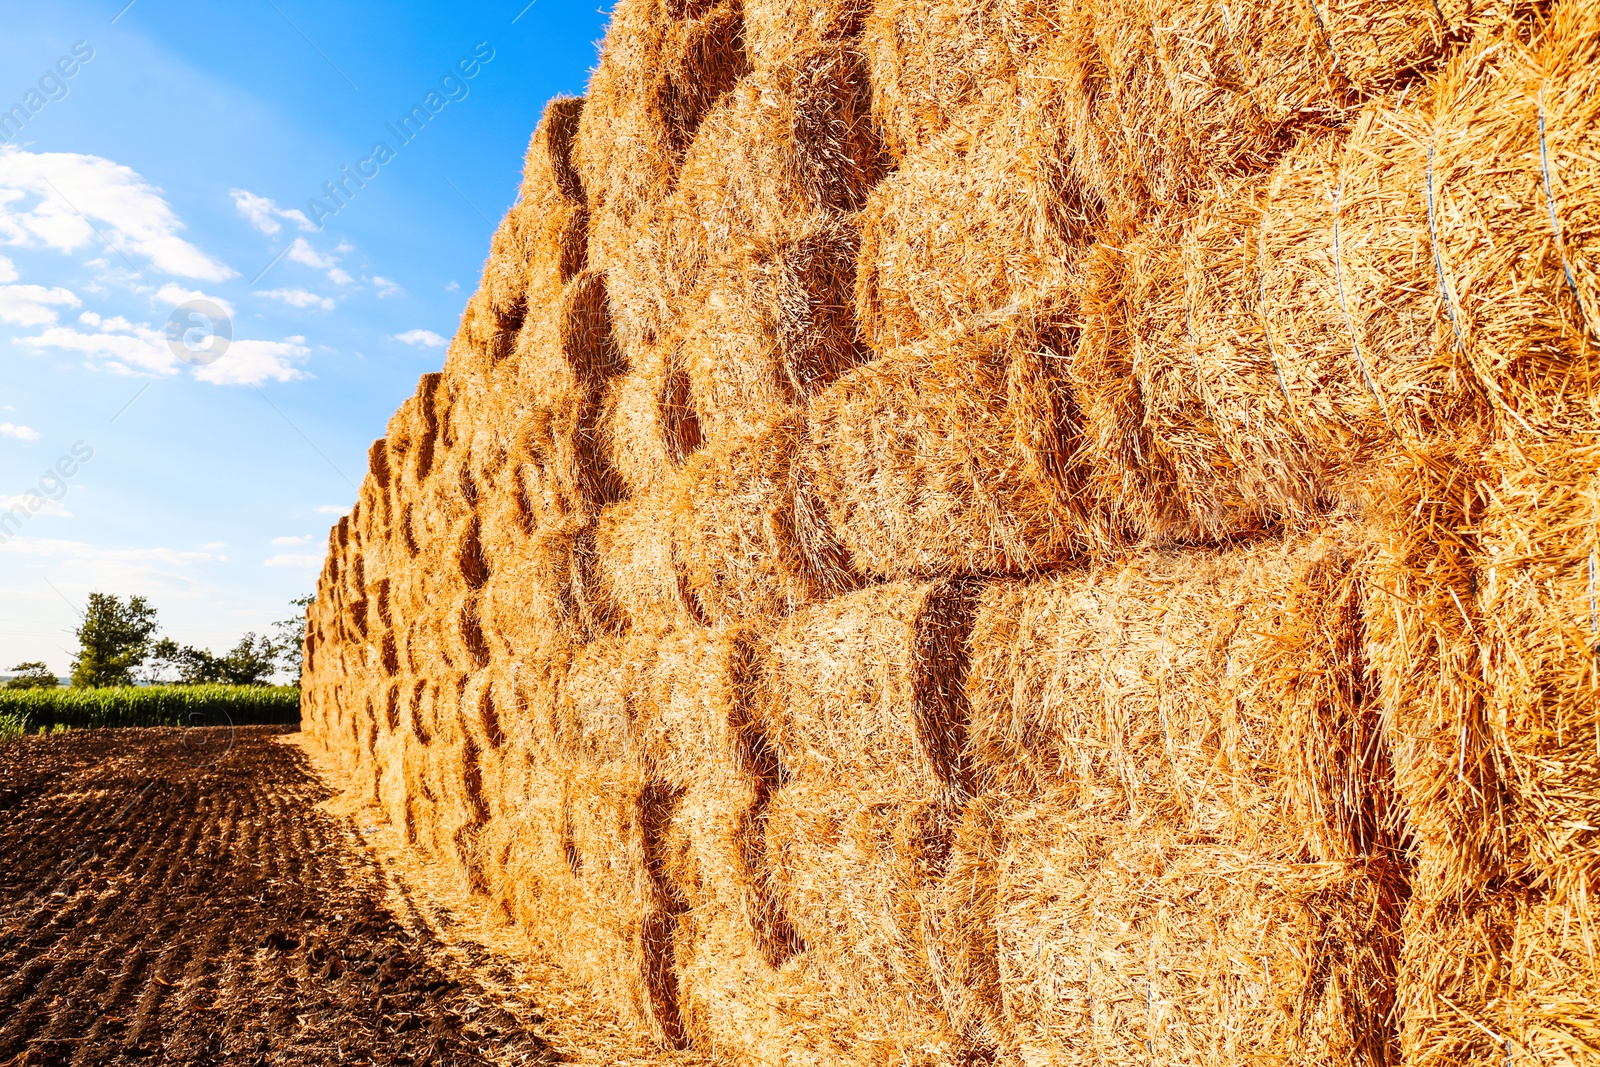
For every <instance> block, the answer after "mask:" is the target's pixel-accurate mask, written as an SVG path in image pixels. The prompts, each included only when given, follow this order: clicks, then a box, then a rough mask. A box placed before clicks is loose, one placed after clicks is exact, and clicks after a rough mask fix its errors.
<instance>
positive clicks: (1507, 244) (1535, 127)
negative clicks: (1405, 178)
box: [1430, 4, 1600, 433]
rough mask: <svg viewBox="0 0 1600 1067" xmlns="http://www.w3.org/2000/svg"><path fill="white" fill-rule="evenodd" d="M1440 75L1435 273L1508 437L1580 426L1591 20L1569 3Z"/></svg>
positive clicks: (1599, 303) (1595, 226) (1593, 48)
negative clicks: (1506, 411)
mask: <svg viewBox="0 0 1600 1067" xmlns="http://www.w3.org/2000/svg"><path fill="white" fill-rule="evenodd" d="M1532 38H1533V39H1532V41H1531V42H1529V43H1527V44H1524V43H1523V42H1522V40H1521V39H1520V35H1519V34H1518V33H1517V32H1515V30H1513V32H1508V33H1505V34H1503V35H1501V36H1499V37H1490V38H1488V39H1487V40H1486V41H1485V42H1484V43H1483V44H1482V45H1480V46H1479V47H1477V48H1475V49H1474V51H1473V53H1472V54H1470V55H1467V56H1464V57H1463V58H1462V59H1461V61H1460V62H1458V63H1455V64H1452V66H1451V67H1450V69H1449V70H1447V71H1446V72H1445V74H1444V76H1443V77H1442V78H1441V85H1440V86H1439V90H1438V94H1437V95H1438V102H1437V115H1438V117H1437V120H1436V125H1435V129H1434V131H1433V140H1432V141H1431V142H1430V147H1431V148H1432V150H1433V158H1432V173H1431V179H1432V191H1433V194H1434V198H1435V212H1434V218H1435V228H1436V231H1437V240H1438V247H1437V252H1438V256H1439V264H1438V272H1439V274H1440V275H1441V277H1442V278H1443V280H1444V281H1445V282H1447V283H1448V288H1449V291H1450V305H1449V308H1448V311H1449V313H1450V315H1451V316H1452V324H1453V326H1454V327H1455V329H1456V330H1457V331H1458V333H1459V336H1460V338H1461V340H1460V342H1459V344H1460V346H1461V347H1463V348H1464V349H1465V351H1466V352H1467V353H1468V355H1469V356H1470V358H1471V362H1472V365H1473V367H1474V368H1475V369H1476V370H1477V372H1478V374H1479V375H1480V377H1481V378H1482V379H1483V380H1484V386H1485V388H1486V389H1488V390H1489V391H1491V392H1492V393H1493V394H1494V395H1495V397H1496V399H1498V400H1499V401H1500V402H1501V404H1502V405H1503V406H1505V407H1509V408H1510V409H1511V411H1512V412H1514V414H1511V415H1509V416H1508V417H1507V419H1506V420H1505V421H1507V422H1508V423H1509V424H1510V425H1508V427H1507V430H1508V432H1528V431H1531V430H1534V429H1537V430H1538V431H1539V432H1543V433H1548V432H1567V431H1578V432H1583V431H1585V430H1587V429H1588V428H1589V427H1590V426H1591V425H1592V424H1593V419H1594V411H1595V404H1596V399H1595V398H1596V381H1597V380H1600V274H1597V273H1596V268H1595V262H1596V259H1597V255H1596V253H1597V248H1600V245H1597V242H1600V164H1597V163H1596V161H1595V156H1594V152H1593V130H1594V128H1595V124H1596V122H1597V120H1600V111H1597V109H1600V103H1597V99H1600V93H1597V89H1600V73H1597V71H1600V16H1597V15H1596V13H1595V11H1594V10H1593V8H1592V6H1589V5H1583V4H1564V5H1561V6H1559V7H1558V8H1557V9H1556V10H1555V12H1554V14H1553V17H1552V18H1550V19H1549V21H1548V22H1545V23H1543V24H1541V25H1538V26H1537V27H1536V28H1535V29H1534V31H1533V34H1532Z"/></svg>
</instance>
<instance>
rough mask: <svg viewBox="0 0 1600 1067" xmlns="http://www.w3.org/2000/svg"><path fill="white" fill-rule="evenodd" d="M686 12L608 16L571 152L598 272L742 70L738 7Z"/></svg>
mask: <svg viewBox="0 0 1600 1067" xmlns="http://www.w3.org/2000/svg"><path fill="white" fill-rule="evenodd" d="M696 7H697V10H694V11H679V12H674V11H673V10H672V8H673V4H672V3H670V2H669V0H628V2H626V3H622V4H619V5H618V6H617V9H616V11H615V12H614V13H613V14H612V19H611V26H610V29H609V31H608V32H607V34H606V39H605V43H604V45H603V46H602V49H601V56H600V65H599V67H597V68H596V70H595V73H594V77H593V78H592V79H591V81H590V83H589V93H588V96H587V98H586V100H585V103H584V108H583V117H582V119H581V120H580V121H579V124H578V133H577V138H576V140H575V142H574V144H573V150H572V160H573V164H574V168H575V170H576V171H577V173H578V175H579V176H580V177H581V179H582V182H583V188H584V190H585V192H586V193H587V195H588V198H589V205H590V209H591V220H592V222H591V229H590V242H591V259H592V260H593V261H594V263H595V265H596V266H599V267H601V268H602V269H605V268H608V267H609V266H610V265H611V264H612V263H614V262H615V261H616V259H617V258H618V256H619V255H620V254H621V252H622V250H623V248H624V247H625V246H626V244H627V243H628V237H629V233H630V231H631V229H632V226H633V222H634V220H635V218H636V217H637V216H639V215H640V214H641V213H642V212H643V211H645V210H646V209H648V208H649V207H650V206H651V205H652V204H655V203H658V202H659V201H661V200H662V199H664V198H665V197H666V196H667V195H668V194H669V193H670V192H671V191H672V187H673V184H674V182H675V180H676V178H677V172H678V167H679V165H680V163H681V162H682V160H683V154H684V152H685V150H686V149H687V148H688V146H689V144H690V142H691V141H693V139H694V135H695V131H696V130H697V129H698V127H699V125H700V123H701V121H702V120H703V119H704V118H705V115H706V113H707V112H708V111H709V110H710V109H711V108H712V107H713V106H714V105H715V104H716V102H717V101H718V100H719V99H720V98H721V97H722V95H723V94H724V93H726V92H728V91H729V90H730V89H732V88H733V86H734V85H735V83H737V82H738V80H739V79H740V78H741V77H743V75H744V74H745V73H746V71H747V70H748V69H749V67H748V60H747V58H746V55H745V51H744V20H743V17H742V12H741V10H740V7H739V5H738V3H736V2H733V0H725V2H722V3H717V4H710V5H696Z"/></svg>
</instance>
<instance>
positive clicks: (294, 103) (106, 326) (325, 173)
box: [0, 0, 606, 673]
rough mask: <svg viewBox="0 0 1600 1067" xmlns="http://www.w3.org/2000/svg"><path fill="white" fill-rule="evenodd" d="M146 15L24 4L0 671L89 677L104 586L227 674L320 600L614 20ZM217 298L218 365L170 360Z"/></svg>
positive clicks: (287, 2)
mask: <svg viewBox="0 0 1600 1067" xmlns="http://www.w3.org/2000/svg"><path fill="white" fill-rule="evenodd" d="M125 3H126V0H114V2H98V0H96V2H82V3H79V2H74V0H65V2H63V0H52V3H50V4H20V3H12V2H9V0H8V2H5V3H4V12H5V22H6V30H5V33H4V34H3V35H0V136H7V135H8V134H9V140H8V141H7V142H6V143H5V144H4V145H3V146H0V365H3V368H4V369H3V372H0V672H3V671H4V670H5V669H7V668H9V667H11V666H12V665H13V664H15V663H18V662H21V661H24V660H36V659H42V660H44V661H46V662H47V663H49V664H50V666H52V667H54V668H56V669H57V670H58V672H62V673H65V671H66V670H67V667H68V664H69V662H70V660H71V656H72V653H73V651H74V648H75V639H74V637H73V635H72V632H73V630H74V629H75V628H76V625H77V614H76V612H77V610H79V609H80V608H81V606H82V604H83V602H84V600H85V599H86V597H87V594H88V593H89V592H91V591H96V590H98V591H102V592H110V593H116V594H119V595H129V594H134V593H137V594H142V595H144V596H146V597H148V598H149V599H150V600H151V601H152V602H153V603H154V604H155V605H156V607H157V608H158V609H159V610H160V612H161V619H162V622H163V624H164V627H165V631H166V632H167V633H168V634H170V635H171V636H173V637H175V638H177V639H178V640H179V641H182V642H186V643H191V644H198V645H202V646H206V647H211V648H213V649H216V650H218V651H221V650H223V649H225V648H228V647H231V646H232V645H233V644H234V642H236V641H237V640H238V638H239V637H240V636H241V635H242V634H243V633H244V632H245V631H247V630H256V631H261V630H263V629H265V628H266V627H268V626H269V624H270V623H271V622H272V621H273V620H275V619H279V618H282V617H284V615H285V614H287V610H286V608H287V602H288V601H289V599H290V598H292V597H294V596H297V595H300V594H302V593H307V592H310V591H312V589H313V587H314V584H315V581H316V575H317V572H318V570H319V568H320V565H321V557H322V552H323V549H324V546H325V544H326V538H327V530H328V527H329V525H330V524H331V523H332V522H334V521H336V520H337V518H338V515H340V514H342V513H343V512H344V511H345V510H347V508H348V506H349V505H350V503H351V502H352V501H353V500H354V499H355V494H356V490H355V486H356V485H358V484H359V483H360V480H361V476H362V473H363V470H364V465H365V453H366V449H367V447H368V445H369V444H370V443H371V442H372V440H373V439H374V438H376V437H378V436H380V435H381V434H382V433H383V429H384V425H385V423H386V421H387V419H388V416H389V414H390V413H391V412H392V411H393V410H394V409H395V407H396V406H397V405H398V404H399V403H400V401H401V400H402V399H404V397H405V396H406V395H407V394H409V393H410V392H411V391H412V390H413V389H414V388H415V387H416V379H417V377H418V376H419V375H421V374H423V373H425V372H427V371H429V370H434V369H437V368H438V367H439V366H440V364H441V362H442V360H443V358H444V350H443V344H444V339H445V338H448V337H449V336H450V335H451V334H452V333H453V332H454V330H455V328H456V325H457V323H458V322H459V318H460V314H461V310H462V308H463V307H464V306H465V303H466V300H467V297H468V296H469V295H470V294H471V292H472V290H473V289H474V288H475V286H476V283H477V278H478V274H479V272H480V270H481V269H482V264H483V261H484V258H485V256H486V254H487V252H488V247H489V237H490V234H491V233H492V232H493V229H494V225H495V223H496V222H497V221H498V220H499V218H500V217H501V215H502V214H503V213H504V212H505V210H506V209H507V208H508V207H510V205H511V203H512V201H513V200H514V199H515V196H516V191H517V184H518V181H519V178H520V169H521V161H522V155H523V152H524V151H525V149H526V146H527V141H528V137H529V135H530V134H531V133H532V131H533V128H534V126H535V124H536V123H537V122H538V118H539V115H540V113H541V112H542V110H543V107H544V104H545V102H546V101H547V100H548V99H549V98H550V97H552V96H554V95H556V94H559V93H581V92H582V91H583V89H584V85H585V83H586V81H587V79H588V74H589V71H590V69H591V68H592V67H593V65H594V63H595V57H596V51H595V44H596V42H597V41H598V40H599V38H600V37H601V36H602V35H603V33H604V29H605V21H606V15H605V14H604V13H603V12H601V11H600V10H597V6H596V3H595V0H587V2H565V0H537V2H536V3H534V4H532V5H531V6H526V7H525V6H524V5H525V0H515V2H510V3H487V2H485V3H472V4H452V5H437V4H381V5H380V4H361V5H348V6H346V7H343V8H341V7H336V6H333V5H325V4H319V3H312V2H310V0H236V2H233V3H228V4H217V3H195V2H177V0H135V2H134V3H133V4H132V5H131V6H129V7H127V8H126V9H125V10H124V4H125ZM119 12H121V13H120V15H119ZM468 73H470V77H468V76H467V74H468ZM430 92H431V93H435V94H436V95H435V96H434V97H433V98H432V99H429V93H430ZM419 105H420V106H422V107H424V108H426V109H429V112H428V114H429V118H428V121H427V122H426V123H425V124H422V126H421V130H420V132H417V133H415V135H414V136H412V137H411V139H410V140H409V141H408V142H404V143H403V142H402V140H401V139H400V138H399V137H397V136H396V134H395V132H394V130H391V129H390V126H398V125H399V122H400V119H401V117H402V116H404V115H406V114H407V113H409V112H411V110H412V108H413V107H416V106H419ZM17 106H20V108H21V110H20V111H19V110H15V108H16V107H17ZM434 109H436V111H435V110H434ZM8 116H9V119H8ZM415 126H416V124H415V123H414V124H413V127H411V128H410V129H414V128H415ZM378 142H383V143H384V144H385V145H386V146H387V148H388V152H378V153H376V154H375V152H374V149H375V147H376V145H377V144H378ZM390 153H392V157H391V155H390ZM345 168H349V170H346V169H345ZM357 171H364V172H365V173H366V174H367V175H369V177H366V178H364V179H363V181H364V183H365V184H364V185H361V186H358V185H357V184H355V182H354V180H352V179H351V178H349V177H348V176H347V175H348V174H349V173H351V172H357ZM328 182H335V183H340V182H342V184H343V189H342V191H340V192H339V199H338V200H335V199H334V198H333V197H330V196H329V195H327V193H326V191H325V188H326V187H325V183H328ZM336 188H337V187H336ZM313 199H315V200H316V201H317V202H318V203H316V204H312V203H310V201H312V200H313ZM319 224H320V225H319ZM269 265H270V266H269ZM263 272H264V273H263ZM197 299H204V300H208V301H210V302H211V303H212V304H213V305H215V306H217V307H219V308H221V309H222V312H223V313H224V314H226V315H227V317H228V319H229V323H230V324H231V332H232V338H233V339H232V343H231V346H230V347H229V348H228V349H227V351H226V352H225V353H224V354H223V355H222V357H221V358H220V359H217V360H215V361H214V362H209V363H207V362H205V357H204V356H200V357H196V356H192V355H190V356H189V358H188V360H187V361H185V360H180V359H179V358H177V356H176V355H175V354H174V351H173V349H172V347H171V345H169V343H168V337H167V333H166V327H167V323H168V320H169V318H170V317H171V316H172V315H173V313H174V311H175V309H177V308H178V307H179V306H180V305H183V304H186V303H188V302H190V301H193V300H197ZM183 321H184V322H185V323H186V324H187V325H189V326H202V325H204V324H205V323H207V322H208V320H207V319H204V318H199V317H194V316H188V317H186V318H185V319H184V320H183ZM207 337H208V335H207V333H206V332H205V331H204V330H202V331H201V332H199V333H191V334H189V335H188V339H189V341H190V342H191V345H194V346H202V345H203V343H204V342H205V341H206V340H207ZM181 347H182V345H181V341H180V348H181ZM183 351H184V354H186V355H187V354H188V351H189V350H187V349H184V350H183ZM90 453H92V455H89V454H90ZM85 455H89V458H87V459H85V458H84V457H85ZM19 507H20V509H21V510H20V511H16V510H9V509H16V508H19ZM8 513H9V514H10V515H12V516H13V517H12V518H11V520H10V522H9V523H8V522H6V521H5V516H6V514H8Z"/></svg>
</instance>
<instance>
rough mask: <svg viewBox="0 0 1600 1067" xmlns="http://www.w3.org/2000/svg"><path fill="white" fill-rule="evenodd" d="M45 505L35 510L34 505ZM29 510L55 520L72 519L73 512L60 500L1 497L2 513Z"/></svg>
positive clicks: (38, 497)
mask: <svg viewBox="0 0 1600 1067" xmlns="http://www.w3.org/2000/svg"><path fill="white" fill-rule="evenodd" d="M41 500H42V501H43V502H44V503H43V504H42V505H41V506H39V508H38V509H37V510H35V508H34V505H35V504H39V502H40V501H41ZM16 507H21V508H27V509H28V511H30V512H32V513H33V514H35V515H49V516H50V517H51V518H53V519H70V518H72V512H70V511H68V510H67V508H66V505H65V504H63V503H61V501H59V500H50V499H49V498H47V497H41V496H0V511H10V510H11V509H12V508H16Z"/></svg>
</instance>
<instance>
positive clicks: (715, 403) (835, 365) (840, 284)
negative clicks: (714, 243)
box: [663, 223, 866, 451]
mask: <svg viewBox="0 0 1600 1067" xmlns="http://www.w3.org/2000/svg"><path fill="white" fill-rule="evenodd" d="M856 245H857V241H856V233H855V230H854V227H852V226H848V225H843V224H840V223H831V224H828V225H825V226H823V227H821V228H819V229H818V230H817V231H816V232H814V233H811V234H809V235H807V236H804V237H802V238H799V239H797V240H795V241H792V242H787V243H784V244H780V245H772V246H765V247H754V248H751V249H750V250H749V251H750V255H749V257H748V258H741V259H735V260H731V261H725V262H723V263H722V264H719V265H718V266H717V267H714V268H711V269H710V270H708V271H707V273H706V276H705V278H704V280H703V282H702V285H701V290H700V291H699V292H698V293H697V294H696V304H697V306H698V308H699V313H698V314H697V315H696V316H695V317H694V319H693V320H692V321H690V322H688V323H686V324H685V328H684V330H683V331H682V333H681V334H680V335H679V336H678V337H676V338H674V339H673V341H672V342H671V347H672V348H673V350H674V352H673V354H674V358H675V359H676V360H677V361H679V362H680V363H681V365H682V367H683V370H684V373H685V374H686V375H687V384H688V386H689V394H690V395H689V397H688V400H689V403H690V404H691V405H692V406H693V411H694V418H695V421H696V423H697V424H698V427H699V433H700V434H701V436H702V438H703V440H707V441H714V440H717V439H719V438H721V437H724V436H730V435H737V434H739V433H742V432H747V431H748V430H749V429H750V428H752V427H754V426H755V425H757V424H758V423H760V422H762V421H765V420H766V419H768V418H770V416H771V415H772V414H773V413H774V412H776V411H778V410H781V409H782V408H784V407H786V406H789V405H793V404H800V403H804V402H805V401H806V400H807V399H808V398H809V397H810V396H811V395H813V394H814V393H816V392H817V391H819V390H820V389H822V388H823V387H824V386H826V385H827V384H828V383H829V382H831V381H832V380H833V379H835V378H837V377H838V376H839V375H840V374H842V373H844V372H845V371H847V370H849V369H850V368H852V367H854V366H855V365H857V364H858V363H861V362H862V361H863V360H864V359H865V358H866V352H865V350H864V349H863V347H862V345H861V343H860V340H859V337H858V335H857V333H856V327H855V320H854V316H853V315H852V314H851V307H850V301H851V290H852V288H853V285H854V280H855V258H856ZM663 399H665V398H663ZM663 421H666V420H663ZM674 451H677V450H676V449H675V450H674Z"/></svg>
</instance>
